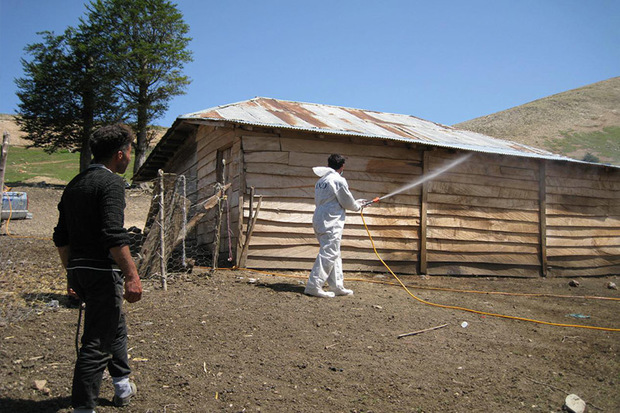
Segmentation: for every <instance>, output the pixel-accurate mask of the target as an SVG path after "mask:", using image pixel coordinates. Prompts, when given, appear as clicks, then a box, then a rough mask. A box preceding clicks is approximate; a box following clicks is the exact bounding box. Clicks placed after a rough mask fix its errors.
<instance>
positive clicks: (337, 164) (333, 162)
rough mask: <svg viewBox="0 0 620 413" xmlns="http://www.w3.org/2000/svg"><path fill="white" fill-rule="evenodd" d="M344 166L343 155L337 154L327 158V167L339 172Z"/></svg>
mask: <svg viewBox="0 0 620 413" xmlns="http://www.w3.org/2000/svg"><path fill="white" fill-rule="evenodd" d="M342 165H344V157H343V156H342V155H338V154H337V153H334V154H331V155H330V156H329V158H327V166H329V167H330V168H332V169H333V170H335V171H337V170H338V169H340V168H342Z"/></svg>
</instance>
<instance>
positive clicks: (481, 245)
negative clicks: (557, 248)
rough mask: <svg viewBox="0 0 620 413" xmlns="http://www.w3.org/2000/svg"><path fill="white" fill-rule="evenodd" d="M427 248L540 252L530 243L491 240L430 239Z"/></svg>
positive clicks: (495, 251)
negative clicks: (501, 242)
mask: <svg viewBox="0 0 620 413" xmlns="http://www.w3.org/2000/svg"><path fill="white" fill-rule="evenodd" d="M426 249H427V250H428V251H436V252H475V253H481V252H484V253H498V252H501V253H517V254H538V253H539V251H540V248H539V247H538V246H537V245H530V244H507V243H503V244H499V243H491V242H475V240H472V241H454V240H438V239H431V240H429V241H428V243H427V246H426Z"/></svg>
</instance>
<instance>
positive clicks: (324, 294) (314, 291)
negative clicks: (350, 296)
mask: <svg viewBox="0 0 620 413" xmlns="http://www.w3.org/2000/svg"><path fill="white" fill-rule="evenodd" d="M304 294H307V295H311V296H314V297H321V298H333V297H335V296H336V294H334V293H333V292H331V291H323V290H322V289H321V288H312V287H306V289H305V290H304Z"/></svg>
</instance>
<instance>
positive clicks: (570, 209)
mask: <svg viewBox="0 0 620 413" xmlns="http://www.w3.org/2000/svg"><path fill="white" fill-rule="evenodd" d="M547 215H548V216H553V215H558V216H565V215H570V216H615V217H617V218H619V219H620V202H619V203H618V204H616V205H607V206H583V205H566V204H547Z"/></svg>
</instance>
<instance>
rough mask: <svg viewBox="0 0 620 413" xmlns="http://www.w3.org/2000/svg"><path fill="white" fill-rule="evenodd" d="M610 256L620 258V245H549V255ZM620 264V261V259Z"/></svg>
mask: <svg viewBox="0 0 620 413" xmlns="http://www.w3.org/2000/svg"><path fill="white" fill-rule="evenodd" d="M574 256H581V257H587V256H589V257H592V256H596V257H609V258H611V259H614V257H616V258H618V259H620V246H617V247H613V246H612V247H589V248H588V247H582V248H576V247H561V248H554V247H547V257H574ZM619 264H620V261H619Z"/></svg>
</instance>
